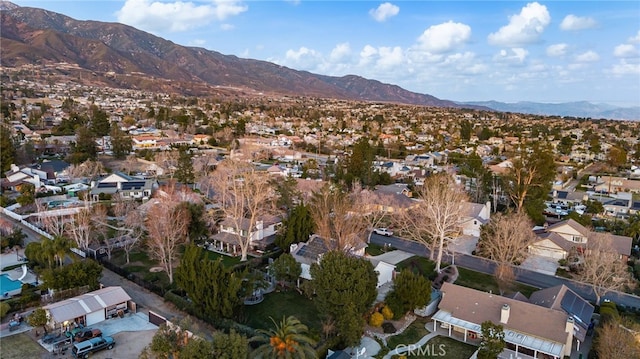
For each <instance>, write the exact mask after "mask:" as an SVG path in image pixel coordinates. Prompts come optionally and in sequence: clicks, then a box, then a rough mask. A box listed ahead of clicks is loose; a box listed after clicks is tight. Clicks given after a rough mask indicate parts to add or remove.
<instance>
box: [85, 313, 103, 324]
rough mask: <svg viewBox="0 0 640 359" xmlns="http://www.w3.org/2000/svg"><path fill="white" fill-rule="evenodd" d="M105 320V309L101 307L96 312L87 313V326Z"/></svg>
mask: <svg viewBox="0 0 640 359" xmlns="http://www.w3.org/2000/svg"><path fill="white" fill-rule="evenodd" d="M103 320H104V309H100V310H98V311H96V312H93V313H90V314H87V326H90V325H94V324H96V323H100V322H101V321H103Z"/></svg>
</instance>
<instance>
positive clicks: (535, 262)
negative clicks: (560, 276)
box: [520, 255, 560, 276]
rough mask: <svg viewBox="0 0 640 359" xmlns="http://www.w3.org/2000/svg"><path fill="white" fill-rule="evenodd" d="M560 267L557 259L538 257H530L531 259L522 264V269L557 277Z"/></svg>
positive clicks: (528, 258)
mask: <svg viewBox="0 0 640 359" xmlns="http://www.w3.org/2000/svg"><path fill="white" fill-rule="evenodd" d="M559 266H560V264H558V260H557V259H553V258H549V257H543V256H537V255H529V257H527V259H525V260H524V262H522V264H520V268H523V269H528V270H531V271H534V272H540V273H544V274H548V275H553V276H555V275H556V269H558V267H559Z"/></svg>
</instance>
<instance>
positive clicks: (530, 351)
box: [432, 282, 575, 359]
mask: <svg viewBox="0 0 640 359" xmlns="http://www.w3.org/2000/svg"><path fill="white" fill-rule="evenodd" d="M440 291H441V292H442V300H441V301H440V304H439V305H438V311H437V312H436V314H434V315H433V317H432V319H433V330H434V331H435V330H437V329H438V327H440V328H443V329H445V330H447V331H448V335H449V336H450V337H455V338H457V339H462V340H463V341H464V342H468V341H471V342H476V341H477V340H478V338H479V337H480V334H481V330H480V329H481V324H482V323H483V322H485V321H491V322H492V323H494V324H499V325H502V326H503V328H504V334H505V336H504V339H505V341H506V342H507V347H506V349H505V351H504V352H503V357H507V358H508V357H510V356H511V357H516V358H538V357H539V355H545V356H546V357H548V358H554V359H559V358H564V356H565V355H570V354H571V347H572V344H573V341H574V331H575V320H574V319H573V317H572V316H569V315H568V314H567V313H565V312H563V311H560V310H555V309H552V308H547V307H544V306H539V305H535V304H531V303H527V302H524V301H520V300H516V299H511V298H507V297H502V296H499V295H497V294H492V293H486V292H482V291H478V290H475V289H471V288H466V287H462V286H459V285H456V284H451V283H446V282H445V283H443V285H442V288H441V289H440Z"/></svg>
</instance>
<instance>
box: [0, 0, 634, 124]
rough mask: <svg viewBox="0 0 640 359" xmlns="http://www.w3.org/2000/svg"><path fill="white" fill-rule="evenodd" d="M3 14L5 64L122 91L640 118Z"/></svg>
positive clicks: (115, 28) (35, 13)
mask: <svg viewBox="0 0 640 359" xmlns="http://www.w3.org/2000/svg"><path fill="white" fill-rule="evenodd" d="M0 10H1V11H0V40H1V41H2V47H1V56H0V65H2V66H7V67H16V66H21V65H26V64H35V65H47V64H49V65H51V64H56V63H68V64H77V65H78V66H79V67H80V68H81V69H83V70H87V71H90V72H91V73H92V75H93V76H94V77H96V78H98V79H100V80H101V81H102V82H104V83H107V84H112V85H114V86H119V87H129V88H141V89H156V90H158V89H160V90H171V89H173V90H176V91H177V90H180V91H181V92H182V93H185V94H192V95H207V94H209V93H210V92H211V91H212V89H218V90H221V91H222V90H225V89H226V90H230V89H231V90H233V91H236V92H237V91H240V92H249V93H269V94H282V95H292V96H309V97H324V98H335V99H344V100H357V101H375V102H392V103H404V104H413V105H423V106H434V107H454V108H472V109H482V110H497V111H510V112H522V113H533V114H544V115H560V116H575V117H592V118H601V117H603V118H615V119H619V118H623V119H638V120H640V107H639V108H635V109H620V108H615V107H603V106H602V105H594V104H590V103H572V104H557V105H547V104H536V103H518V104H504V103H499V102H493V101H491V102H467V103H462V102H454V101H450V100H443V99H439V98H436V97H434V96H431V95H428V94H420V93H415V92H411V91H408V90H405V89H403V88H401V87H399V86H396V85H392V84H385V83H382V82H380V81H376V80H370V79H365V78H363V77H360V76H356V75H347V76H342V77H334V76H325V75H318V74H313V73H310V72H307V71H297V70H294V69H290V68H287V67H284V66H280V65H277V64H274V63H270V62H267V61H260V60H252V59H243V58H239V57H236V56H233V55H223V54H221V53H219V52H216V51H211V50H207V49H203V48H198V47H186V46H181V45H178V44H175V43H173V42H171V41H168V40H165V39H162V38H160V37H157V36H154V35H152V34H149V33H147V32H144V31H141V30H138V29H136V28H133V27H131V26H127V25H123V24H119V23H107V22H99V21H79V20H75V19H73V18H70V17H68V16H65V15H62V14H59V13H55V12H52V11H47V10H43V9H38V8H31V7H20V6H17V5H15V4H13V3H11V2H7V1H2V2H0ZM125 75H126V76H125ZM634 113H635V114H634Z"/></svg>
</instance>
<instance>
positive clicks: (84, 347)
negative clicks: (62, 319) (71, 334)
mask: <svg viewBox="0 0 640 359" xmlns="http://www.w3.org/2000/svg"><path fill="white" fill-rule="evenodd" d="M114 345H116V341H115V340H114V339H113V338H112V337H108V336H106V337H97V338H91V339H89V340H86V341H83V342H80V343H75V344H74V345H73V348H72V349H71V355H72V356H73V357H74V358H88V357H89V355H90V354H91V353H94V352H97V351H99V350H102V349H105V348H106V349H109V350H111V349H113V346H114Z"/></svg>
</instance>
